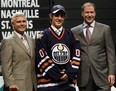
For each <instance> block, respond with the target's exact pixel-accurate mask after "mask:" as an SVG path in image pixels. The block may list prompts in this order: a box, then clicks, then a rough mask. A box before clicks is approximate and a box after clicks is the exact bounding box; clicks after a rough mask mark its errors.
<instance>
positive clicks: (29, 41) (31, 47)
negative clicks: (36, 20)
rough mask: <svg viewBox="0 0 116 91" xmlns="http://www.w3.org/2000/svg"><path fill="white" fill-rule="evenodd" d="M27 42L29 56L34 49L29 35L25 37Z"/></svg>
mask: <svg viewBox="0 0 116 91" xmlns="http://www.w3.org/2000/svg"><path fill="white" fill-rule="evenodd" d="M27 42H28V44H29V49H30V52H29V53H30V55H31V56H33V52H34V50H33V48H34V46H33V45H34V44H32V43H33V42H32V40H31V39H30V38H29V37H27Z"/></svg>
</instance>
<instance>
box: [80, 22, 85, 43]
mask: <svg viewBox="0 0 116 91" xmlns="http://www.w3.org/2000/svg"><path fill="white" fill-rule="evenodd" d="M79 35H80V36H81V38H82V40H83V41H84V42H86V43H87V41H86V38H85V36H84V33H83V24H81V26H80V28H79Z"/></svg>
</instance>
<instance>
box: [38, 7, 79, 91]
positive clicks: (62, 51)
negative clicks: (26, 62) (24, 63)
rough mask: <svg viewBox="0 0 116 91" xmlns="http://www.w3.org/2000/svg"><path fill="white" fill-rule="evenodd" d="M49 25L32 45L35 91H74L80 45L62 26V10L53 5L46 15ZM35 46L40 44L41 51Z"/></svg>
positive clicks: (63, 18)
mask: <svg viewBox="0 0 116 91" xmlns="http://www.w3.org/2000/svg"><path fill="white" fill-rule="evenodd" d="M49 17H50V19H51V26H50V27H49V28H47V29H45V30H44V33H43V36H42V38H41V39H38V40H37V44H36V58H37V60H36V66H37V68H36V72H37V78H38V79H37V80H38V81H37V82H38V86H37V89H38V91H76V90H75V84H76V82H77V81H76V79H77V75H78V69H79V65H80V43H79V41H78V40H77V39H75V38H74V36H73V33H72V32H71V31H70V30H67V29H65V28H64V27H63V23H64V20H65V18H66V11H65V9H64V7H63V6H61V5H55V6H53V8H52V9H51V13H50V14H49ZM39 45H42V46H41V48H40V46H39Z"/></svg>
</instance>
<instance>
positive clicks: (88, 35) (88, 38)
mask: <svg viewBox="0 0 116 91" xmlns="http://www.w3.org/2000/svg"><path fill="white" fill-rule="evenodd" d="M89 27H90V26H89V25H87V26H86V40H87V42H88V43H89V42H90V38H91V32H90V30H89Z"/></svg>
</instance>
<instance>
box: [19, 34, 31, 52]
mask: <svg viewBox="0 0 116 91" xmlns="http://www.w3.org/2000/svg"><path fill="white" fill-rule="evenodd" d="M21 40H22V42H23V44H24V45H25V47H26V48H27V49H28V50H29V45H28V42H27V40H26V39H25V38H24V37H23V36H22V37H21Z"/></svg>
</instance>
